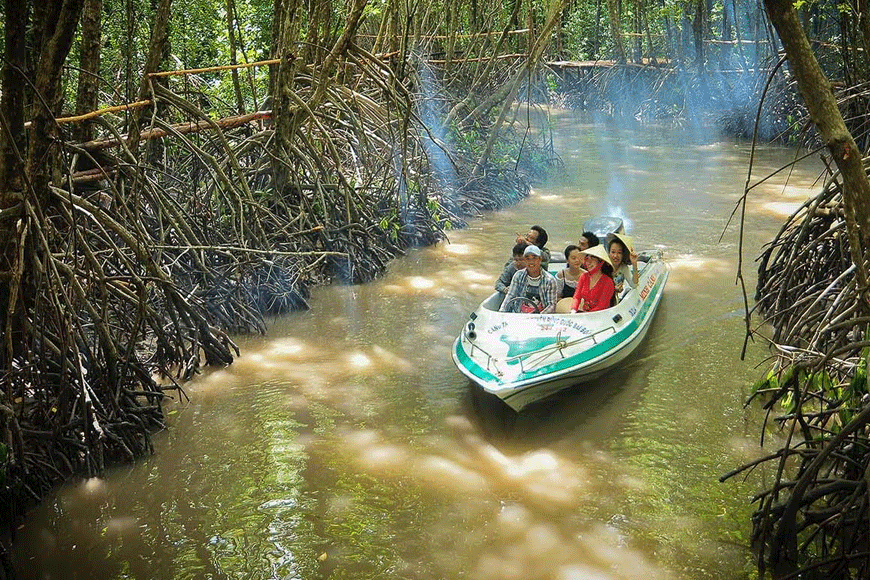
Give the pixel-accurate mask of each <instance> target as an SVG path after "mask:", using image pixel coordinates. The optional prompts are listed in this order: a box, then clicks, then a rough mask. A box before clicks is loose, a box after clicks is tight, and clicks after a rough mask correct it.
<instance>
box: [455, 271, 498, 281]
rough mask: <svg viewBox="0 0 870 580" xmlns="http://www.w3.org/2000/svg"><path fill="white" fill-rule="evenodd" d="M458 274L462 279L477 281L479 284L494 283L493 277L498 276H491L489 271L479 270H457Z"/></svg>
mask: <svg viewBox="0 0 870 580" xmlns="http://www.w3.org/2000/svg"><path fill="white" fill-rule="evenodd" d="M459 276H461V277H462V279H463V280H468V281H469V282H478V283H480V284H485V283H487V282H493V283H494V282H495V279H496V278H498V276H495V277H493V275H492V273H490V272H481V271H480V270H462V271H460V272H459Z"/></svg>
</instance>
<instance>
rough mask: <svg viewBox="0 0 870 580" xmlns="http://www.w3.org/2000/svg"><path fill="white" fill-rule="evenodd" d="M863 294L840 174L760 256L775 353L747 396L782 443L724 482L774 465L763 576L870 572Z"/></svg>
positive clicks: (760, 298)
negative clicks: (758, 404)
mask: <svg viewBox="0 0 870 580" xmlns="http://www.w3.org/2000/svg"><path fill="white" fill-rule="evenodd" d="M862 300H863V299H862V297H861V296H860V295H859V289H858V288H857V284H856V277H855V267H854V265H853V263H852V257H851V255H850V253H849V243H848V240H847V237H846V221H845V213H844V209H843V201H842V195H841V190H840V184H839V181H838V180H837V179H836V176H832V177H830V178H829V180H828V182H827V183H826V185H825V187H824V188H823V190H822V191H821V192H820V193H819V195H817V196H816V197H815V198H813V199H810V200H808V201H807V202H806V203H804V204H803V206H802V207H801V208H800V209H799V210H798V211H797V212H795V213H794V214H793V215H792V217H791V218H790V219H789V220H788V222H787V223H786V224H785V226H784V227H783V228H782V229H781V231H780V232H779V234H778V235H777V236H776V238H775V239H774V240H773V241H772V242H771V243H770V245H769V246H767V248H766V249H765V251H764V253H763V255H762V256H761V259H760V263H759V269H758V285H757V295H756V310H757V311H759V312H760V313H762V314H763V316H764V318H765V321H766V322H767V323H769V325H770V328H772V336H770V337H767V340H769V341H770V344H771V345H772V346H773V348H774V352H775V355H776V357H777V358H776V362H775V365H774V367H773V368H772V369H771V370H770V371H769V372H768V373H767V375H766V376H765V377H764V378H763V379H762V380H760V381H759V382H758V384H757V385H756V388H755V390H754V392H753V395H752V397H751V399H750V400H752V399H756V398H760V399H761V400H763V402H764V408H765V409H767V411H768V416H769V417H772V418H773V420H774V422H775V423H776V424H778V425H779V427H780V433H781V434H782V443H781V446H782V447H781V449H780V450H779V451H778V452H776V453H772V454H770V455H768V456H765V457H763V458H762V459H759V460H757V461H753V462H752V463H749V464H747V465H745V466H743V467H741V468H739V469H737V470H735V471H734V472H732V473H729V474H727V475H725V476H723V477H722V479H723V480H724V479H727V478H728V477H732V476H734V475H736V474H737V473H741V472H748V471H750V470H753V469H755V468H756V467H759V466H762V465H768V464H769V468H768V469H769V470H770V476H771V482H770V483H768V484H767V485H768V487H767V489H765V490H764V491H762V492H761V493H759V494H758V495H757V496H756V497H755V501H756V502H757V503H758V507H757V509H756V511H755V513H754V514H753V517H752V524H753V533H752V540H753V546H754V548H755V550H756V553H757V555H758V565H759V570H760V571H761V574H762V575H763V574H764V572H765V571H769V572H770V573H771V574H772V575H773V577H774V578H796V577H812V578H867V577H870V552H868V546H870V512H868V509H870V493H868V486H870V394H868V386H867V363H868V353H870V341H868V334H867V329H868V324H870V317H868V316H867V314H866V311H865V310H863V309H862V307H861V302H862ZM754 334H755V336H759V337H760V336H762V331H761V330H756V331H755V332H754ZM764 436H765V435H764V434H763V435H762V443H763V439H764Z"/></svg>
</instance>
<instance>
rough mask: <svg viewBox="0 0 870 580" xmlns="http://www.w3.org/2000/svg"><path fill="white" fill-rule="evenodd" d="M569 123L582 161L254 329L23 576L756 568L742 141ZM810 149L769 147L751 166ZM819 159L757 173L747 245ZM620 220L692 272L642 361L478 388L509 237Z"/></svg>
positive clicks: (661, 316) (55, 518)
mask: <svg viewBox="0 0 870 580" xmlns="http://www.w3.org/2000/svg"><path fill="white" fill-rule="evenodd" d="M554 119H555V120H556V121H557V122H558V123H560V125H559V128H558V132H557V133H556V139H557V142H556V147H557V148H558V149H559V150H560V151H561V152H562V153H563V158H564V160H565V169H564V175H562V176H557V177H554V178H553V179H552V180H550V181H548V182H547V183H545V184H542V185H540V186H538V187H536V189H535V191H534V194H533V196H532V197H531V198H530V199H529V200H527V201H525V202H523V203H521V204H519V205H517V206H515V207H512V208H508V209H507V210H505V211H502V212H498V213H495V214H491V215H488V216H487V217H486V218H485V219H484V220H481V221H475V222H472V223H471V225H470V227H469V228H468V229H466V230H462V231H456V232H451V235H450V238H451V239H450V243H445V244H440V245H439V246H437V247H433V248H426V249H422V250H419V251H414V252H411V253H409V255H408V256H406V257H404V258H402V259H399V260H396V261H395V262H393V263H391V264H390V266H389V273H388V275H387V276H386V277H385V278H384V279H382V280H379V281H376V282H374V283H372V284H368V285H365V286H359V287H330V288H321V289H318V290H317V291H316V292H315V293H314V295H313V297H312V304H313V305H314V308H315V310H314V311H312V312H307V313H297V314H293V315H291V316H287V317H283V318H281V319H278V320H275V321H272V323H271V324H270V330H269V334H268V336H266V337H242V338H240V339H239V344H240V346H241V348H242V351H243V355H242V356H241V357H240V358H239V359H238V361H237V362H236V363H235V364H233V365H232V366H230V367H228V368H226V369H218V370H213V371H209V372H207V373H206V374H204V375H203V376H201V377H199V378H198V379H197V380H196V381H195V382H193V383H192V384H191V385H189V386H188V387H187V390H188V392H189V394H190V397H191V401H190V402H180V403H177V404H176V405H174V406H170V407H169V409H168V410H169V411H170V413H171V414H170V415H169V417H168V419H169V423H170V425H171V429H169V430H168V431H167V432H164V433H160V434H158V435H157V436H156V437H155V446H156V448H157V453H156V455H154V456H153V457H151V458H149V459H148V460H146V461H142V462H140V463H138V464H136V465H133V466H126V467H123V468H119V469H116V470H113V471H111V472H109V473H107V474H106V477H105V478H103V479H97V480H88V481H86V482H81V483H78V484H71V485H69V486H66V487H64V488H62V489H60V490H58V492H57V493H56V494H55V495H54V496H52V497H50V498H48V499H47V501H46V502H45V503H44V505H43V506H41V508H40V509H38V510H36V511H35V512H34V513H33V514H32V515H31V517H30V518H29V519H28V521H27V522H26V524H25V525H24V527H23V528H22V529H21V530H20V531H19V534H18V538H17V539H16V544H15V562H16V567H17V571H18V573H19V576H20V577H21V578H23V579H28V578H39V579H45V578H63V579H68V578H100V579H107V578H149V579H152V578H153V579H167V580H168V579H175V578H191V579H193V578H197V579H198V578H280V579H286V578H322V577H337V578H354V579H359V578H409V579H414V578H419V579H424V578H459V577H467V578H470V579H472V580H477V579H481V580H488V579H496V578H497V579H508V578H524V579H538V578H540V579H562V578H565V579H569V578H572V579H573V578H584V579H591V578H603V579H614V580H615V579H633V580H636V579H646V578H680V579H689V580H702V579H707V578H711V579H712V578H716V579H719V578H725V579H728V578H735V579H736V578H743V577H745V574H744V572H743V569H744V567H745V566H746V565H747V553H746V551H745V545H746V543H747V541H748V540H747V532H748V527H749V522H748V512H749V507H748V506H747V504H746V497H748V496H750V495H751V494H752V492H753V491H754V490H755V489H757V487H758V485H757V480H755V481H753V480H752V479H750V481H747V482H745V483H743V482H740V481H735V482H730V483H728V484H726V485H722V484H719V483H718V481H717V478H718V476H719V475H721V474H722V473H724V472H726V471H729V470H730V469H731V468H732V467H734V466H735V465H737V464H740V463H742V462H743V461H745V459H746V458H747V457H752V456H754V455H756V454H758V453H760V450H759V449H758V444H757V435H758V429H759V426H760V424H761V418H760V417H759V416H758V415H757V413H756V412H755V411H754V410H753V409H752V408H750V409H744V408H743V401H744V400H745V397H746V394H747V393H746V389H747V385H748V384H749V383H751V381H752V380H754V379H755V378H756V374H757V372H758V371H757V370H756V369H755V368H754V367H753V365H754V364H755V363H757V362H759V361H761V360H763V358H764V357H765V355H766V353H765V352H764V350H763V348H762V346H761V345H752V348H751V349H750V353H749V361H746V362H741V361H740V360H739V351H740V347H741V345H742V328H743V322H742V320H741V315H742V312H741V309H742V302H743V299H742V296H741V295H740V291H739V287H738V286H736V284H735V267H736V266H735V265H736V250H737V249H736V236H735V234H734V233H735V232H736V227H735V226H734V225H731V226H729V227H728V228H727V230H726V231H725V234H726V235H725V238H724V240H723V241H722V242H720V237H721V236H722V233H723V230H725V229H726V223H727V221H728V216H729V215H730V213H731V211H732V209H733V208H734V206H735V204H736V202H737V200H738V198H739V196H740V194H741V192H742V191H743V184H744V182H745V180H746V175H745V173H746V166H747V160H748V148H747V147H746V146H745V145H739V144H733V143H722V142H716V143H711V142H705V143H704V144H703V145H700V146H693V145H691V144H690V143H688V142H687V141H686V140H685V139H684V138H683V135H681V134H679V133H677V132H675V131H673V130H670V129H665V128H644V129H639V128H624V127H616V126H606V127H605V126H602V125H596V124H592V123H588V122H586V121H584V120H582V119H579V120H578V119H575V118H573V117H572V116H570V115H567V114H561V115H556V116H555V117H554ZM792 157H793V153H792V152H789V151H784V150H777V149H768V150H766V151H762V152H760V153H759V154H758V155H757V157H756V166H755V169H754V170H753V173H754V174H758V175H759V176H760V175H762V174H763V172H764V171H765V170H767V169H769V168H778V167H780V166H781V165H782V164H784V162H787V161H788V160H790V159H791V158H792ZM815 174H816V170H815V169H813V170H804V171H796V172H793V173H791V174H790V175H789V176H788V179H789V182H788V184H787V186H786V185H785V183H784V181H783V180H780V181H778V182H774V181H771V182H770V183H766V184H764V186H761V187H758V188H756V189H755V190H753V192H752V195H751V196H750V198H749V200H748V205H749V216H750V217H749V221H748V223H747V228H746V232H747V233H746V235H747V252H748V254H747V255H748V256H750V259H751V257H752V256H754V255H756V254H757V253H758V252H759V251H760V248H761V246H762V245H763V244H764V243H765V242H766V241H767V240H768V239H769V238H770V237H771V236H772V235H773V233H775V231H776V230H777V229H778V227H779V222H778V221H777V220H778V219H779V216H778V214H777V213H776V211H782V210H783V206H782V204H791V203H798V202H799V201H801V195H802V194H801V192H802V191H804V192H806V191H808V188H809V187H810V186H811V185H812V183H813V182H814V181H815ZM784 178H785V176H783V179H784ZM613 211H620V212H624V213H625V216H626V217H627V218H630V221H629V228H630V230H631V231H630V232H629V233H630V234H631V235H633V236H634V238H635V242H636V244H637V245H638V246H639V247H656V248H659V249H662V250H663V251H664V253H665V257H666V258H667V259H668V260H669V261H670V265H671V268H672V271H671V275H670V279H669V282H668V288H667V290H666V293H665V296H664V298H663V301H662V304H661V305H660V307H659V311H658V313H657V315H656V319H655V320H654V322H653V325H652V327H651V328H650V331H649V333H648V335H647V337H646V339H645V341H644V343H643V344H642V345H641V347H640V348H639V349H638V350H637V351H636V352H635V354H634V355H633V357H632V359H631V360H630V361H627V362H626V363H625V364H624V365H622V366H621V367H620V368H618V369H615V370H614V371H613V372H611V373H609V374H607V375H605V376H604V377H602V378H601V379H600V380H598V381H596V382H595V383H593V384H589V385H581V386H578V387H576V388H572V389H569V390H566V391H564V392H562V393H559V394H558V395H556V396H554V397H552V398H550V399H548V400H545V401H542V402H540V403H538V404H535V405H533V406H531V407H529V408H528V409H526V410H525V411H524V412H523V413H521V414H519V415H517V414H514V413H513V412H512V411H510V410H509V409H508V408H507V407H506V406H504V405H503V404H502V403H501V402H500V401H497V400H494V399H492V398H488V397H487V396H486V395H485V394H484V393H482V392H481V391H480V390H479V389H477V388H476V387H473V386H472V385H469V383H468V381H467V379H465V378H464V377H463V376H462V375H461V374H460V373H458V371H456V369H455V368H454V366H453V363H452V361H451V357H450V347H451V343H452V341H453V339H454V338H455V334H456V332H457V331H458V329H459V328H460V327H461V326H462V324H463V322H464V321H465V320H466V318H467V316H468V314H469V313H470V312H471V311H472V310H473V309H474V308H475V307H476V305H477V304H478V302H479V301H480V300H481V299H482V298H483V297H485V296H486V294H487V293H488V292H489V291H490V289H491V287H492V284H493V282H494V280H495V278H496V276H497V275H498V273H499V272H501V269H502V266H503V264H504V262H505V260H506V259H507V257H508V255H509V253H510V248H511V246H512V245H513V240H514V232H516V231H518V230H523V229H525V228H527V227H528V226H529V225H531V224H533V223H540V224H544V225H545V226H546V227H547V229H548V231H549V232H550V239H551V241H550V243H549V246H550V247H551V248H553V249H556V250H560V249H561V248H563V247H564V246H565V245H567V244H568V243H574V242H576V240H577V238H578V237H579V234H580V229H581V227H582V224H583V222H584V221H585V220H586V219H587V218H588V217H590V216H592V215H596V214H600V213H605V212H613ZM750 267H751V266H750ZM745 274H747V275H748V276H751V275H752V272H746V273H745ZM750 283H751V282H750ZM753 477H756V478H757V477H764V474H763V473H761V472H759V473H755V474H753Z"/></svg>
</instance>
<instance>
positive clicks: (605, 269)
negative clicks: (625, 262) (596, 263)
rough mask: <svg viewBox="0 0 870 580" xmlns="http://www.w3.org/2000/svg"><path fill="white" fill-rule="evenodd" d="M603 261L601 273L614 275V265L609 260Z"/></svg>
mask: <svg viewBox="0 0 870 580" xmlns="http://www.w3.org/2000/svg"><path fill="white" fill-rule="evenodd" d="M602 262H603V264H601V273H602V274H605V275H607V276H611V277H612V276H613V266H611V265H610V264H608V263H607V262H604V260H602Z"/></svg>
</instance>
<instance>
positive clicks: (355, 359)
mask: <svg viewBox="0 0 870 580" xmlns="http://www.w3.org/2000/svg"><path fill="white" fill-rule="evenodd" d="M347 360H348V363H349V364H350V365H351V366H353V367H356V368H358V369H362V368H368V367H370V366H372V359H370V358H369V357H367V356H366V355H365V354H363V353H361V352H352V353H350V354H349V355H348V357H347Z"/></svg>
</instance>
